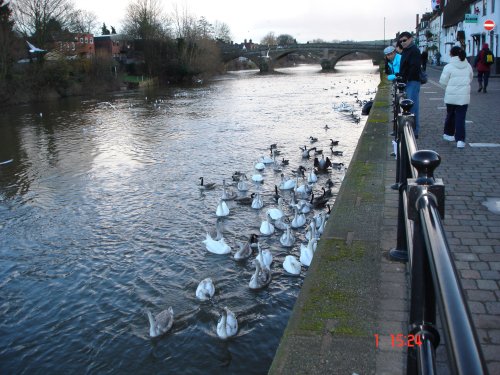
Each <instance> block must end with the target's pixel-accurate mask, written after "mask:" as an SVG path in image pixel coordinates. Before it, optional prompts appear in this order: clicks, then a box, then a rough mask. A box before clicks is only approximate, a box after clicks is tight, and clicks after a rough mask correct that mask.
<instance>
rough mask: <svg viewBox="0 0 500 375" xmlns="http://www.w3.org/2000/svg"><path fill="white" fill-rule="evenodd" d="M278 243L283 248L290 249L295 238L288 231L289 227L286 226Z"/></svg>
mask: <svg viewBox="0 0 500 375" xmlns="http://www.w3.org/2000/svg"><path fill="white" fill-rule="evenodd" d="M280 243H281V245H283V246H284V247H292V246H293V244H294V243H295V237H294V235H293V233H292V230H291V229H290V225H287V226H286V231H285V233H283V234H282V235H281V237H280Z"/></svg>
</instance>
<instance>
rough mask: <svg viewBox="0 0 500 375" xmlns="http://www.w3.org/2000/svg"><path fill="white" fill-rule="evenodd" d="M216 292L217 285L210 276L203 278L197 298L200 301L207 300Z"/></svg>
mask: <svg viewBox="0 0 500 375" xmlns="http://www.w3.org/2000/svg"><path fill="white" fill-rule="evenodd" d="M214 294H215V285H214V282H213V281H212V279H211V278H210V277H207V278H206V279H203V280H201V281H200V283H199V284H198V287H197V288H196V298H198V299H199V300H200V301H206V300H209V299H210V298H212V297H213V296H214Z"/></svg>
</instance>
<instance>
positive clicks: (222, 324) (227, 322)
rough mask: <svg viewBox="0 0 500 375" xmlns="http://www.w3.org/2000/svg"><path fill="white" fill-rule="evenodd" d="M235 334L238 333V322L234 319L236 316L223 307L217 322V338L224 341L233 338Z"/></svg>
mask: <svg viewBox="0 0 500 375" xmlns="http://www.w3.org/2000/svg"><path fill="white" fill-rule="evenodd" d="M236 333H238V320H237V319H236V315H235V314H234V313H233V312H232V311H231V310H229V309H228V308H227V307H224V310H222V313H221V316H220V318H219V321H218V322H217V336H219V338H221V339H222V340H226V339H228V338H230V337H232V336H235V335H236Z"/></svg>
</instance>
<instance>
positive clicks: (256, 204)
mask: <svg viewBox="0 0 500 375" xmlns="http://www.w3.org/2000/svg"><path fill="white" fill-rule="evenodd" d="M262 207H264V201H263V200H262V196H261V195H260V193H259V192H257V193H256V194H255V196H254V197H253V200H252V208H254V209H256V210H260V209H261V208H262Z"/></svg>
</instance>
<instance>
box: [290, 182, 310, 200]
mask: <svg viewBox="0 0 500 375" xmlns="http://www.w3.org/2000/svg"><path fill="white" fill-rule="evenodd" d="M294 191H295V193H296V194H299V195H300V197H308V196H309V194H311V192H312V187H311V185H309V184H302V185H300V186H298V187H296V188H295V190H294Z"/></svg>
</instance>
